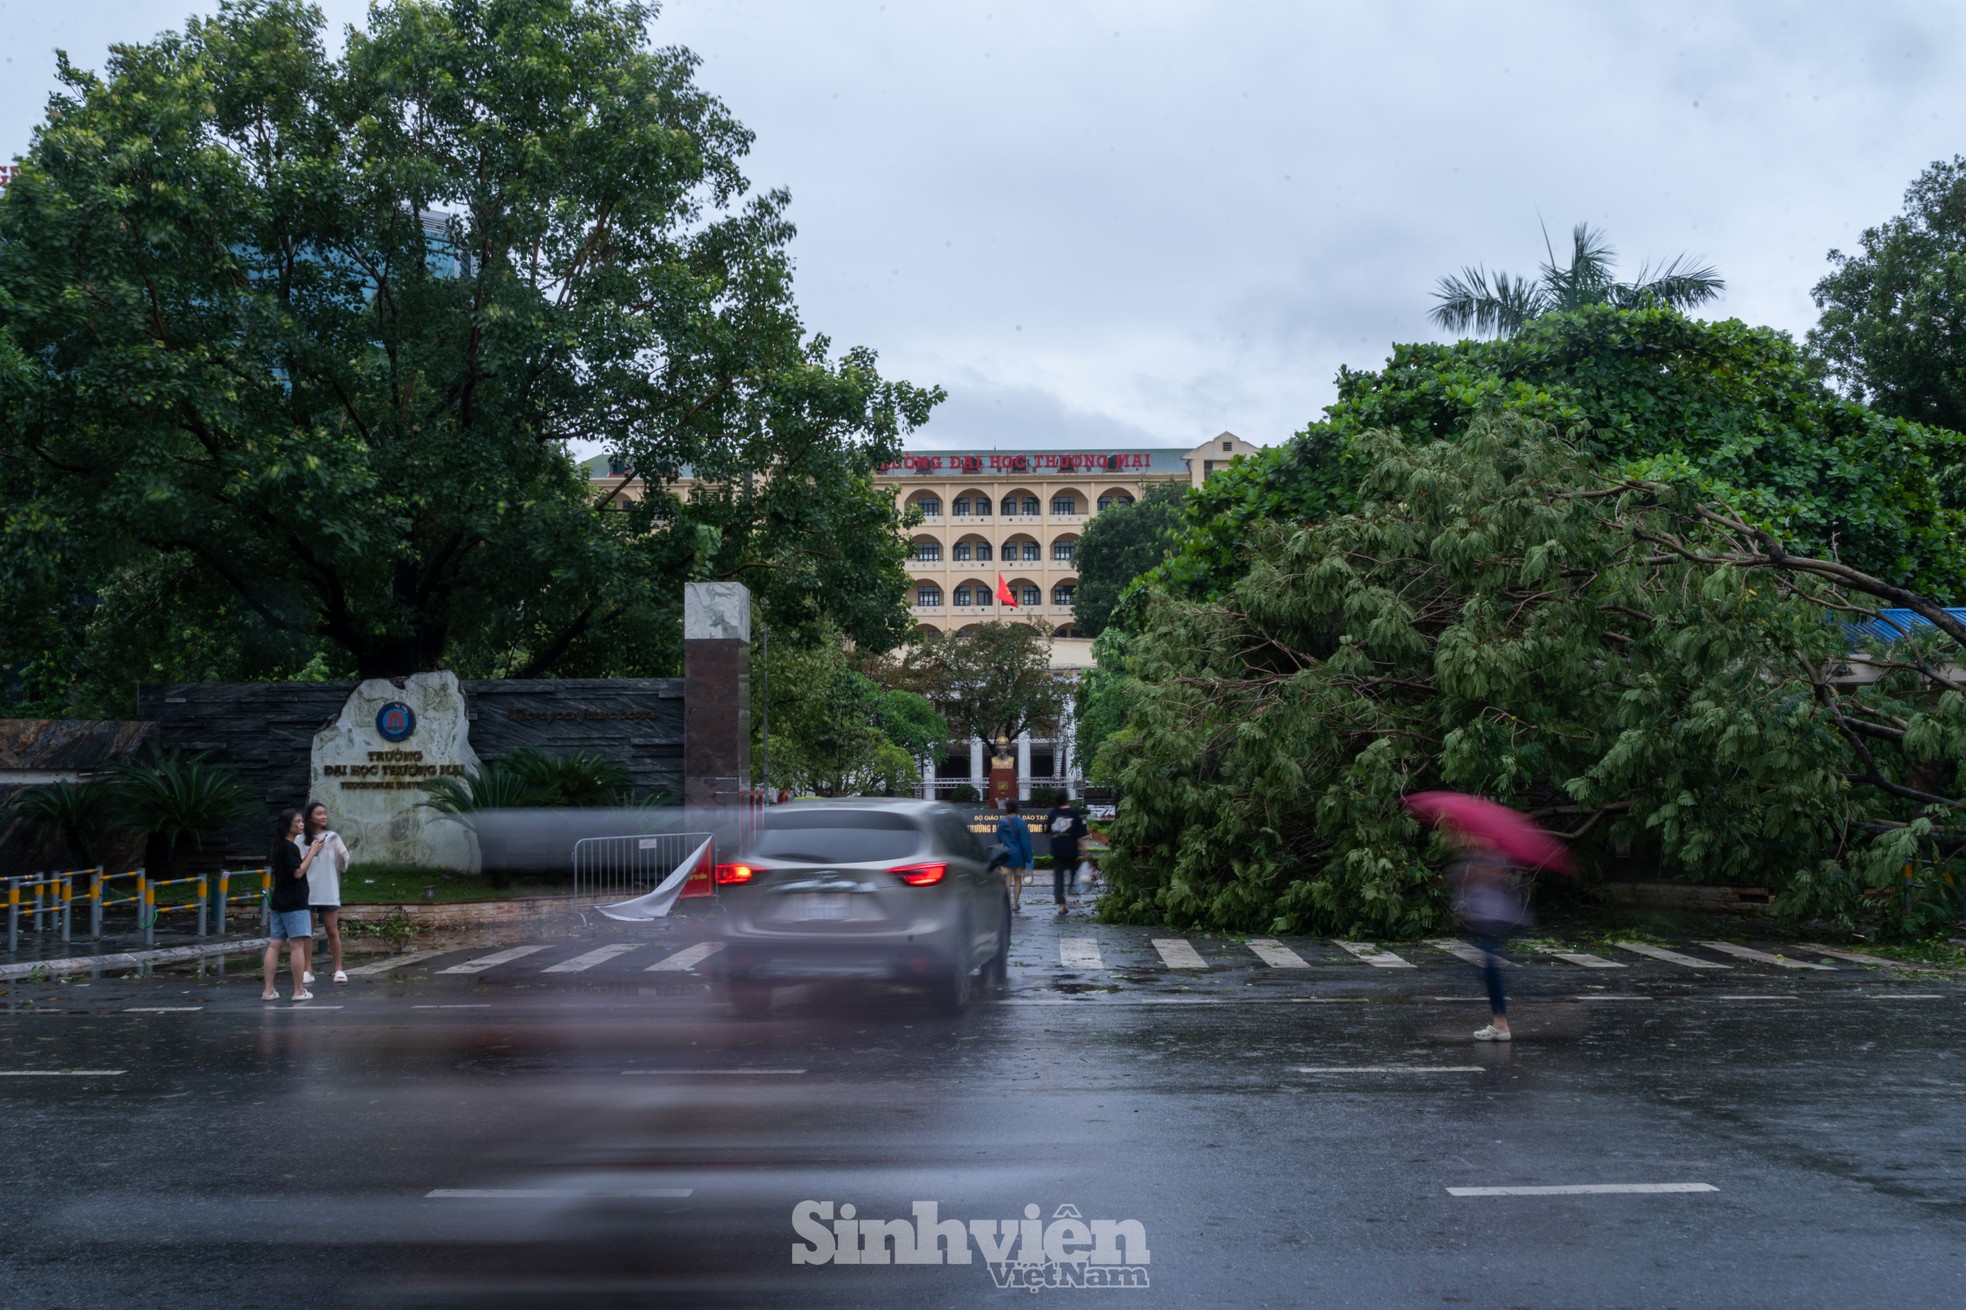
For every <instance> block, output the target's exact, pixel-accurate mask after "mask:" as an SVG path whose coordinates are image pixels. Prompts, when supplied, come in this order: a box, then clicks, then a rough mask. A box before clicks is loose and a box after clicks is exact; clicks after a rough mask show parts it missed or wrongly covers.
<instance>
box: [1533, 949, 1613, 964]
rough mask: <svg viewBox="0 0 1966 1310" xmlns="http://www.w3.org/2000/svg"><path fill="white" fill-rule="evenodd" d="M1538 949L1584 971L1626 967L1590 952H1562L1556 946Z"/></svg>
mask: <svg viewBox="0 0 1966 1310" xmlns="http://www.w3.org/2000/svg"><path fill="white" fill-rule="evenodd" d="M1536 949H1537V950H1539V951H1541V952H1542V953H1543V954H1545V955H1554V956H1555V957H1556V958H1557V959H1559V960H1568V961H1569V962H1570V963H1572V964H1574V965H1577V966H1578V967H1579V968H1583V969H1623V968H1625V967H1626V966H1625V965H1622V964H1619V963H1618V962H1617V961H1616V960H1607V959H1605V958H1604V957H1603V956H1602V955H1592V954H1591V953H1590V952H1589V951H1560V950H1558V949H1556V948H1555V947H1554V946H1538V947H1537V948H1536Z"/></svg>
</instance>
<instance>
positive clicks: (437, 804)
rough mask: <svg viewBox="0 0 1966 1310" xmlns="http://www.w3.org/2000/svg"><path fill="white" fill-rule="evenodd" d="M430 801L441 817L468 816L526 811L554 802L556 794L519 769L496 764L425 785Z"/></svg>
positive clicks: (429, 804) (424, 788)
mask: <svg viewBox="0 0 1966 1310" xmlns="http://www.w3.org/2000/svg"><path fill="white" fill-rule="evenodd" d="M423 790H424V791H425V792H427V793H428V794H429V797H430V799H428V800H426V801H423V802H422V804H423V806H424V807H425V808H427V809H432V810H435V811H437V812H438V813H439V814H449V815H465V814H475V813H477V812H478V811H480V810H523V809H530V808H532V807H534V806H543V805H550V804H552V803H553V793H552V792H550V791H549V790H547V789H546V788H545V787H544V786H542V785H541V784H540V783H539V782H538V781H536V780H535V779H533V778H529V777H527V776H526V775H525V774H524V773H522V772H520V771H518V770H517V769H511V768H507V767H505V766H504V765H502V764H500V763H498V762H496V761H493V762H490V763H485V764H480V765H479V766H478V767H476V768H472V769H466V770H465V771H464V772H463V774H461V775H456V774H451V775H445V776H443V777H437V778H432V779H430V780H429V781H427V782H425V783H424V784H423Z"/></svg>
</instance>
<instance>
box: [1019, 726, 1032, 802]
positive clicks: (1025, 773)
mask: <svg viewBox="0 0 1966 1310" xmlns="http://www.w3.org/2000/svg"><path fill="white" fill-rule="evenodd" d="M1017 799H1018V800H1020V801H1028V800H1030V799H1031V734H1030V733H1029V732H1020V733H1018V734H1017Z"/></svg>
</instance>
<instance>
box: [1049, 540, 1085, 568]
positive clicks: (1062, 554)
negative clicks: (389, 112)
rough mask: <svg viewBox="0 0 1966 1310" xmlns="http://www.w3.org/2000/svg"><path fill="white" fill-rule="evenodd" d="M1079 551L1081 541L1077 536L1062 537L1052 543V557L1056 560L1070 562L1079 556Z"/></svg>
mask: <svg viewBox="0 0 1966 1310" xmlns="http://www.w3.org/2000/svg"><path fill="white" fill-rule="evenodd" d="M1078 553H1079V543H1078V540H1077V538H1073V537H1060V538H1059V539H1058V540H1056V541H1054V542H1052V543H1051V558H1053V559H1055V560H1059V561H1062V562H1064V563H1067V564H1069V563H1071V562H1072V561H1073V560H1074V559H1076V558H1077V557H1078Z"/></svg>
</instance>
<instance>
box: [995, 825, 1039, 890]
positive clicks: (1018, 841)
mask: <svg viewBox="0 0 1966 1310" xmlns="http://www.w3.org/2000/svg"><path fill="white" fill-rule="evenodd" d="M997 843H998V844H999V845H1000V846H1002V847H1003V848H1004V851H1005V852H1006V853H1007V854H1008V855H1009V856H1010V862H1009V863H1008V864H1007V865H1005V867H1004V877H1006V878H1008V879H1010V908H1011V911H1012V912H1013V913H1019V914H1021V913H1022V912H1023V910H1024V878H1025V875H1026V874H1028V873H1030V871H1031V869H1032V867H1033V865H1034V861H1033V860H1032V858H1031V830H1030V829H1029V828H1027V827H1025V826H1024V818H1023V816H1022V815H1020V814H1018V812H1017V802H1016V801H1014V800H1011V801H1005V802H1004V803H1003V817H1002V818H1000V819H998V820H997Z"/></svg>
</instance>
